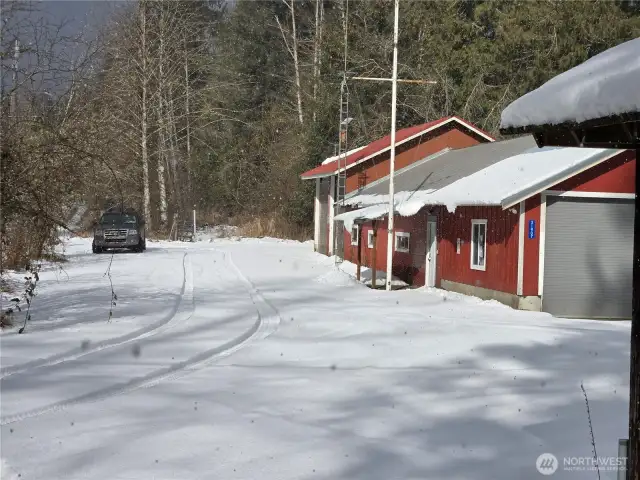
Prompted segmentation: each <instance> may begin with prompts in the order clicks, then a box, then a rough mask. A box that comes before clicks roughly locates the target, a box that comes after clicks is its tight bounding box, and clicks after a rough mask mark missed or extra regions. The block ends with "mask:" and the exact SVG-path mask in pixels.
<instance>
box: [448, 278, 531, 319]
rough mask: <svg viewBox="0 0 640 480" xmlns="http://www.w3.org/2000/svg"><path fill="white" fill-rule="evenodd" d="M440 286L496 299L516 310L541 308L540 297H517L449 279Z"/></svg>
mask: <svg viewBox="0 0 640 480" xmlns="http://www.w3.org/2000/svg"><path fill="white" fill-rule="evenodd" d="M440 286H441V288H443V289H444V290H449V291H451V292H457V293H462V294H463V295H472V296H474V297H478V298H481V299H482V300H496V301H498V302H500V303H503V304H505V305H507V306H509V307H511V308H515V309H518V310H530V311H534V312H539V311H540V308H541V305H542V304H541V302H540V297H533V296H532V297H519V296H518V295H514V294H512V293H505V292H500V291H498V290H490V289H488V288H482V287H474V286H473V285H467V284H464V283H458V282H452V281H450V280H441V282H440Z"/></svg>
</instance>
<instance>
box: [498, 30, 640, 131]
mask: <svg viewBox="0 0 640 480" xmlns="http://www.w3.org/2000/svg"><path fill="white" fill-rule="evenodd" d="M638 52H640V38H636V39H634V40H630V41H628V42H625V43H622V44H620V45H618V46H616V47H613V48H610V49H609V50H605V51H604V52H602V53H600V54H599V55H596V56H594V57H592V58H590V59H589V60H587V61H586V62H584V63H582V64H581V65H578V66H577V67H574V68H572V69H571V70H568V71H566V72H564V73H561V74H560V75H558V76H556V77H554V78H552V79H551V80H549V81H548V82H547V83H545V84H543V85H542V86H541V87H539V88H537V89H536V90H533V91H531V92H529V93H527V94H526V95H524V96H522V97H520V98H519V99H517V100H516V101H514V102H513V103H511V104H510V105H509V106H508V107H507V108H505V109H504V111H503V112H502V118H501V122H500V128H501V129H516V128H523V127H530V126H537V125H557V124H561V123H565V122H575V123H580V122H585V121H587V120H594V119H598V118H606V117H610V116H612V115H621V114H625V113H635V112H640V95H639V94H638V79H639V78H640V55H639V54H638Z"/></svg>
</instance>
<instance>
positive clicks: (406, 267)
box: [344, 212, 427, 286]
mask: <svg viewBox="0 0 640 480" xmlns="http://www.w3.org/2000/svg"><path fill="white" fill-rule="evenodd" d="M371 228H372V227H371V222H368V223H366V224H365V225H363V226H362V231H361V235H362V256H361V258H362V265H364V266H366V267H372V265H373V249H371V248H369V247H368V244H367V235H368V233H367V232H368V231H369V230H371ZM394 230H395V232H408V233H410V234H411V237H410V239H409V249H410V252H409V253H404V252H396V251H394V252H393V275H394V276H396V277H398V278H401V279H402V280H404V281H405V282H407V283H410V284H412V285H416V286H420V285H424V275H425V261H426V258H425V256H424V253H425V252H422V254H421V255H420V258H419V259H418V260H417V261H416V262H415V263H416V264H417V267H414V255H419V254H418V253H416V251H415V247H416V245H417V244H418V243H417V242H418V241H419V239H422V240H424V239H425V238H426V236H427V224H426V214H423V213H422V212H420V213H418V214H417V215H415V216H413V217H395V228H394ZM387 232H388V230H387V220H386V219H384V220H380V221H378V242H377V245H376V269H377V270H379V271H383V272H384V271H386V270H387V234H388V233H387ZM344 241H345V260H348V261H350V262H353V263H356V262H357V258H358V257H357V253H358V250H357V247H356V246H355V245H351V232H347V231H346V230H345V234H344Z"/></svg>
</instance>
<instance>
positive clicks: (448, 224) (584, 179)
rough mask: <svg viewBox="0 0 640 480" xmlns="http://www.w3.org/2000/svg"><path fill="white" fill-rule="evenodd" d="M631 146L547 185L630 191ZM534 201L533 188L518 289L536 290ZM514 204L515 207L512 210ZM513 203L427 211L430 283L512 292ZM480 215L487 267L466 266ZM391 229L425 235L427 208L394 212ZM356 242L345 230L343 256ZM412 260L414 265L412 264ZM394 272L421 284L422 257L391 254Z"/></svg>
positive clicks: (382, 241) (381, 244)
mask: <svg viewBox="0 0 640 480" xmlns="http://www.w3.org/2000/svg"><path fill="white" fill-rule="evenodd" d="M634 158H635V152H633V151H626V152H624V153H621V154H620V155H618V156H616V157H614V158H612V159H611V160H608V161H607V162H604V163H602V164H600V165H598V166H596V167H594V168H592V169H590V170H588V171H585V172H583V173H581V174H579V175H576V176H575V177H573V178H571V179H569V180H566V181H564V182H562V183H560V184H558V185H556V186H553V187H550V188H549V190H560V191H563V190H573V191H583V192H610V193H634V186H635V164H634V162H635V160H634ZM540 201H541V196H540V194H537V195H535V196H533V197H531V198H529V199H527V200H526V202H525V210H526V212H525V235H524V242H525V243H524V265H523V295H525V296H537V295H538V274H539V252H540V227H541V226H540ZM513 210H515V211H516V212H517V213H513ZM519 213H520V212H519V206H518V205H516V206H514V207H513V208H510V209H507V210H502V208H500V207H460V208H458V209H457V211H456V212H455V214H452V213H449V212H447V211H446V209H445V208H443V207H435V208H433V210H432V213H431V214H432V215H435V216H437V217H438V266H437V275H436V285H438V286H440V285H441V281H442V280H449V281H453V282H458V283H463V284H467V285H473V286H476V287H482V288H487V289H491V290H498V291H501V292H506V293H512V294H516V293H517V282H518V279H517V276H518V220H519ZM472 219H486V220H487V221H488V222H487V269H486V270H485V271H480V270H472V269H471V267H470V256H471V253H470V241H471V220H472ZM530 220H534V221H535V225H536V226H535V237H534V238H533V239H529V237H528V235H527V231H528V225H529V221H530ZM395 222H396V225H395V230H396V232H401V231H404V232H410V233H411V240H410V242H411V248H412V250H413V248H414V246H415V245H416V242H417V240H418V239H419V237H421V238H422V239H424V238H425V237H426V226H427V223H426V222H427V208H424V209H422V210H421V211H420V212H419V213H418V214H417V215H415V216H413V217H396V218H395ZM378 225H379V226H378V245H377V262H376V263H377V265H376V268H377V269H378V270H382V271H385V270H386V263H387V261H386V260H387V258H386V255H387V253H386V252H387V248H386V247H387V228H386V220H383V221H379V222H378ZM370 228H371V224H370V223H369V224H366V225H364V226H363V228H362V233H361V234H362V264H363V265H364V266H371V264H372V258H371V257H372V250H371V249H370V248H368V246H367V231H368V230H369V229H370ZM457 238H461V239H462V240H463V243H462V245H461V249H460V254H457V253H456V242H457ZM356 254H357V252H356V247H355V246H351V236H350V234H349V232H345V257H346V259H347V260H349V261H352V262H354V263H355V262H356V258H357V257H356ZM414 263H417V266H416V267H413V264H414ZM393 265H394V268H393V272H394V275H396V276H398V277H400V278H402V279H403V280H405V281H409V282H410V283H412V284H413V285H418V286H419V285H424V278H425V265H424V261H422V262H414V261H413V252H412V253H398V252H394V255H393Z"/></svg>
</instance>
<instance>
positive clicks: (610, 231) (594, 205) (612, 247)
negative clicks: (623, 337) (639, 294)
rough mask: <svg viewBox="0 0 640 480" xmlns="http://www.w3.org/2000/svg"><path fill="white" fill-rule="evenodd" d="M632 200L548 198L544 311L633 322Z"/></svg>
mask: <svg viewBox="0 0 640 480" xmlns="http://www.w3.org/2000/svg"><path fill="white" fill-rule="evenodd" d="M633 213H634V203H633V200H620V199H594V198H567V197H556V196H548V197H547V219H546V225H545V247H544V248H545V252H544V254H545V258H544V280H543V297H542V309H543V310H544V311H545V312H549V313H551V314H553V315H557V316H563V317H582V318H630V317H631V286H632V266H633V262H632V261H633Z"/></svg>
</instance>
